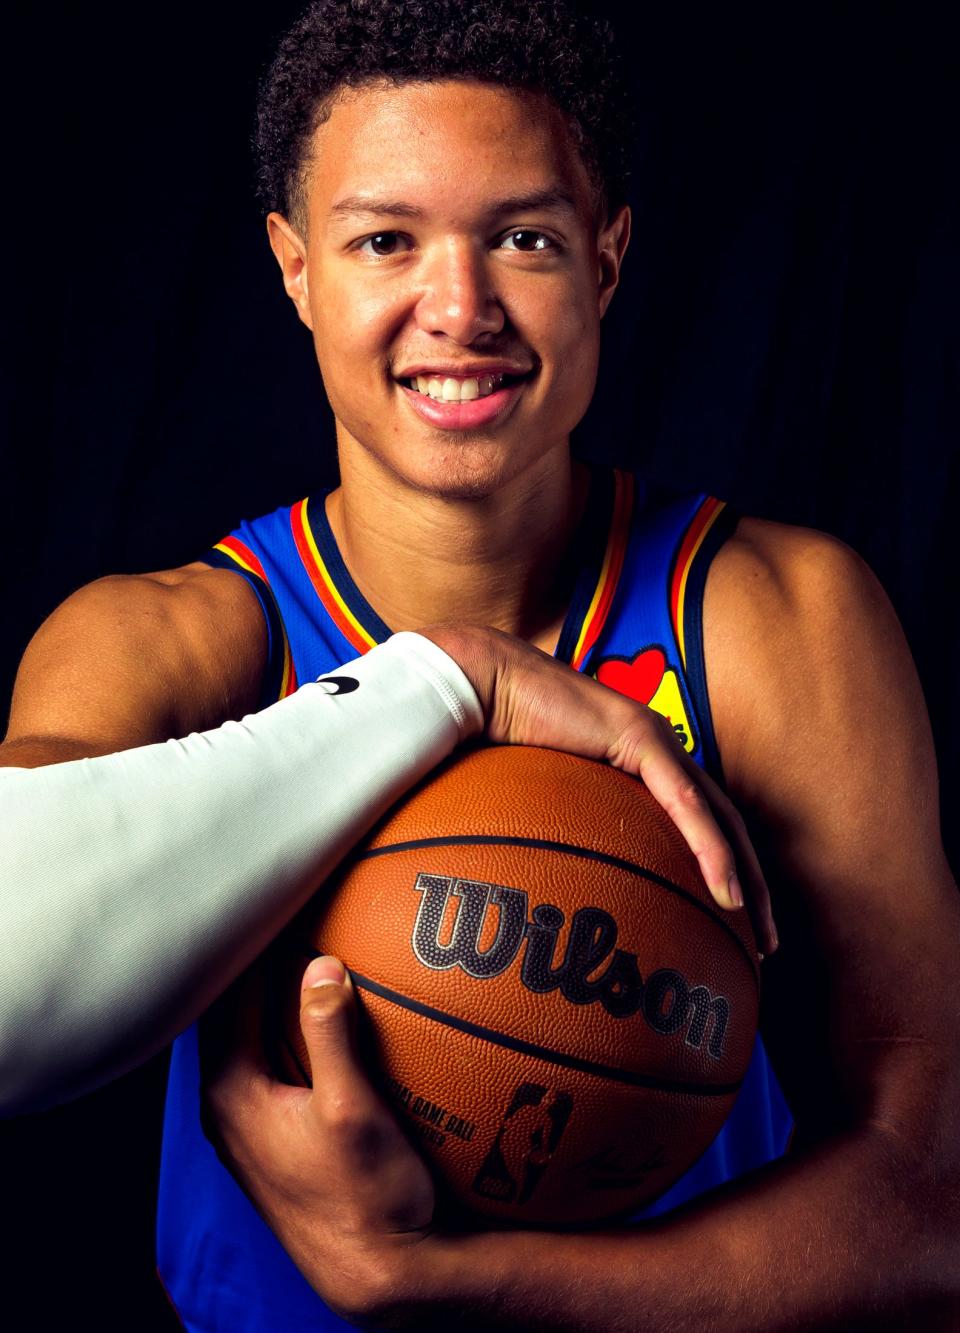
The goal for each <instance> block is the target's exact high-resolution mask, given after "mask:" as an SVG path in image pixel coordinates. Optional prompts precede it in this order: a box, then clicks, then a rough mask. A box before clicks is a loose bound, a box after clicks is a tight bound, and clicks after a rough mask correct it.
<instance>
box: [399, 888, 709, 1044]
mask: <svg viewBox="0 0 960 1333" xmlns="http://www.w3.org/2000/svg"><path fill="white" fill-rule="evenodd" d="M414 888H415V889H416V891H417V892H418V893H419V894H421V895H422V896H421V900H420V907H419V909H418V911H417V919H416V921H415V922H414V926H413V937H412V940H411V943H412V945H413V952H414V954H415V955H416V957H417V958H418V959H419V960H420V962H421V963H423V965H424V967H429V968H432V969H433V970H434V971H444V970H445V969H447V968H451V967H459V968H460V969H461V970H462V971H464V972H466V973H467V975H468V976H471V977H476V978H477V979H478V980H481V981H488V980H489V979H490V978H491V977H497V976H499V975H500V974H501V973H502V972H505V971H506V970H507V968H509V967H510V966H511V965H512V964H513V963H514V961H515V960H516V958H517V956H518V955H519V953H520V951H521V949H524V953H523V961H522V963H521V965H520V980H521V982H522V984H523V985H524V986H525V987H526V988H527V990H529V991H534V992H536V993H537V994H547V993H548V992H550V991H554V990H559V992H560V994H561V995H562V996H563V997H564V999H566V1000H569V1001H570V1003H571V1004H602V1005H603V1007H604V1009H606V1011H607V1013H608V1014H611V1015H612V1016H613V1017H614V1018H631V1017H632V1016H633V1015H634V1014H641V1015H642V1016H643V1019H644V1021H645V1022H646V1023H647V1024H648V1025H649V1026H650V1027H651V1028H653V1030H654V1031H655V1032H657V1033H659V1034H660V1035H661V1036H671V1035H672V1034H674V1033H678V1032H680V1031H681V1030H683V1029H685V1030H686V1031H685V1037H684V1040H685V1041H686V1044H687V1045H688V1046H693V1047H695V1048H697V1049H699V1048H700V1047H701V1046H702V1045H703V1042H704V1038H705V1037H706V1038H707V1042H706V1050H707V1052H708V1053H709V1054H710V1055H711V1056H712V1057H713V1058H714V1059H715V1060H720V1059H721V1058H722V1056H723V1041H724V1037H725V1035H726V1031H727V1025H728V1022H729V1019H730V1002H729V1001H728V1000H727V998H726V997H725V996H723V995H711V994H710V992H709V990H708V989H707V987H706V986H703V985H698V986H691V984H690V983H689V981H688V980H687V978H686V977H684V976H683V975H682V974H681V973H680V972H677V971H675V970H674V969H673V968H660V969H658V971H656V972H653V973H651V974H650V976H649V977H647V979H646V980H644V978H643V977H642V976H641V974H640V968H639V965H638V963H637V956H636V954H633V953H628V952H627V950H626V949H618V948H617V947H616V943H617V923H616V921H615V920H614V919H613V917H612V916H611V915H610V913H609V912H605V911H604V910H603V909H602V908H601V907H581V908H578V909H577V911H576V912H574V914H573V916H572V918H571V920H570V929H569V933H568V935H567V944H566V949H565V950H564V952H563V958H562V960H560V961H557V958H556V954H557V942H558V939H559V935H560V931H561V930H562V928H563V926H564V925H565V924H566V917H565V916H564V914H563V912H562V911H561V910H560V908H559V907H553V906H552V905H551V904H550V903H542V904H540V905H539V906H537V907H535V908H534V909H533V912H532V914H530V913H529V899H528V895H527V893H526V891H525V890H524V889H508V888H506V887H505V886H504V885H502V884H483V883H480V882H478V881H476V880H470V879H457V878H455V877H452V876H447V875H427V874H419V875H418V876H417V882H416V884H415V885H414ZM452 905H453V906H452ZM494 908H495V909H496V911H497V922H496V932H495V934H494V937H493V940H492V941H491V942H490V943H489V944H487V945H486V947H484V948H481V947H480V941H481V938H485V937H486V936H487V935H489V934H490V933H492V931H493V926H492V923H491V926H490V928H489V929H487V930H485V927H486V925H487V916H488V913H489V912H490V911H491V910H492V909H494ZM451 915H453V920H452V924H451ZM445 926H446V928H445ZM524 946H525V947H524ZM604 962H607V966H606V968H605V969H604V971H603V972H602V973H601V974H600V975H599V976H598V975H597V973H598V971H599V969H600V968H601V967H602V966H603V964H604ZM708 1029H709V1036H707V1031H708Z"/></svg>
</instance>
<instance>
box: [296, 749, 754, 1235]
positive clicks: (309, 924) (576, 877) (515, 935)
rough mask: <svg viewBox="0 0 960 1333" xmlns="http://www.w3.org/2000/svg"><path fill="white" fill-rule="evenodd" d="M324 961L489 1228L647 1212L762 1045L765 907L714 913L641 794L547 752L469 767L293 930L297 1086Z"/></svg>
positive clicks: (391, 1082)
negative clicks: (304, 1003) (339, 974)
mask: <svg viewBox="0 0 960 1333" xmlns="http://www.w3.org/2000/svg"><path fill="white" fill-rule="evenodd" d="M317 953H332V954H335V955H336V956H337V957H339V958H341V959H342V960H343V961H344V963H345V964H346V965H347V967H348V968H349V969H350V972H351V974H352V976H353V981H354V984H355V986H356V988H357V992H358V995H359V997H360V1000H361V1003H362V1007H363V1010H364V1012H365V1015H366V1018H367V1020H368V1022H369V1035H370V1041H371V1046H372V1050H373V1058H374V1059H375V1061H376V1063H377V1065H378V1066H379V1070H380V1076H381V1082H382V1086H383V1088H384V1090H385V1092H386V1094H387V1096H388V1097H389V1099H390V1100H391V1102H392V1104H393V1106H394V1107H395V1109H396V1111H397V1113H398V1115H399V1116H400V1118H401V1120H402V1121H403V1123H404V1124H405V1125H406V1126H407V1128H408V1129H409V1131H410V1133H411V1135H412V1136H414V1137H415V1141H416V1143H417V1144H418V1146H419V1148H420V1149H421V1150H422V1152H423V1153H424V1155H425V1156H426V1157H427V1159H428V1160H429V1161H430V1162H431V1163H432V1164H433V1166H434V1168H435V1174H436V1176H437V1179H438V1184H439V1185H440V1186H441V1189H445V1191H446V1192H447V1196H448V1197H451V1196H452V1198H453V1199H454V1200H455V1201H456V1202H457V1203H458V1204H459V1205H460V1206H464V1207H466V1208H468V1209H472V1210H475V1211H478V1212H481V1213H483V1214H485V1215H487V1216H488V1217H494V1218H499V1219H504V1220H510V1221H513V1222H519V1223H528V1224H532V1225H538V1226H543V1225H556V1224H570V1223H583V1222H589V1221H594V1220H599V1219H603V1218H608V1217H612V1216H615V1215H619V1214H623V1213H628V1212H630V1211H635V1210H636V1209H637V1208H639V1207H640V1206H642V1205H643V1204H645V1203H647V1202H648V1201H650V1200H652V1199H653V1198H655V1197H656V1196H657V1195H658V1194H660V1193H661V1192H662V1191H663V1190H664V1189H666V1188H667V1187H668V1186H669V1185H670V1184H672V1183H673V1181H675V1180H676V1179H677V1178H678V1177H679V1176H680V1175H682V1174H683V1172H684V1171H685V1170H686V1169H687V1168H688V1167H689V1166H690V1165H691V1164H692V1163H693V1162H694V1161H695V1160H696V1158H697V1157H699V1156H700V1154H701V1153H702V1152H703V1151H704V1149H705V1148H706V1147H707V1146H708V1145H709V1144H710V1142H711V1140H712V1139H713V1138H714V1137H715V1135H716V1134H717V1132H718V1130H719V1129H720V1126H721V1125H722V1123H723V1121H724V1119H725V1117H726V1115H727V1113H728V1112H729V1110H730V1108H731V1106H732V1104H733V1101H734V1098H735V1097H736V1094H737V1090H738V1088H739V1086H740V1083H741V1080H742V1079H743V1076H744V1074H745V1072H746V1069H747V1065H748V1063H749V1061H750V1056H751V1052H752V1049H753V1042H754V1035H755V1032H756V1025H757V1008H758V996H759V967H758V958H757V951H756V944H755V941H754V939H753V935H752V932H751V929H750V924H749V921H748V919H747V915H746V913H745V912H730V913H728V912H724V910H723V909H722V908H720V907H718V906H717V905H716V903H715V902H714V900H713V898H712V897H711V895H710V892H709V890H708V889H707V888H706V886H705V884H704V882H703V880H702V878H701V876H700V872H699V869H698V867H697V863H696V860H695V859H694V857H693V856H692V854H691V853H690V852H689V850H688V849H687V847H686V844H685V843H684V842H683V840H682V838H681V837H680V834H679V833H678V832H677V830H676V829H675V827H674V826H673V824H672V823H671V822H670V820H669V819H668V817H667V816H666V815H665V814H664V813H663V811H662V810H661V808H660V806H659V805H658V804H657V803H656V802H655V801H654V799H653V797H652V796H651V795H650V794H649V792H648V791H647V790H646V788H645V787H644V786H643V785H642V783H640V782H639V781H637V780H636V779H634V778H631V777H628V776H627V775H625V774H623V773H620V772H618V771H616V770H614V769H612V768H609V767H607V766H605V765H601V764H598V763H592V762H590V761H589V760H585V759H577V758H574V757H573V756H571V755H566V754H558V753H556V752H554V751H551V750H540V749H530V748H526V747H507V746H503V747H492V748H484V749H477V750H473V751H469V752H467V753H464V754H462V755H460V756H458V757H457V758H455V759H454V760H453V761H452V762H450V763H449V764H448V765H447V766H446V767H445V768H443V769H441V770H440V771H439V772H438V773H437V774H436V775H434V776H433V777H431V778H430V780H428V781H426V782H424V783H422V784H421V785H420V786H419V787H418V788H416V789H415V790H414V791H413V792H412V794H410V795H409V796H407V797H406V798H405V799H404V800H403V801H402V802H401V803H400V804H399V805H397V806H396V807H395V808H394V809H393V810H392V811H391V812H390V813H389V815H388V816H387V817H386V818H385V819H384V820H383V821H382V822H381V823H380V824H379V825H378V826H377V827H376V829H375V830H374V832H373V834H372V835H371V836H370V837H369V838H368V839H367V840H366V842H365V843H364V844H363V845H362V846H360V847H359V848H358V849H357V850H356V853H355V854H354V855H353V856H352V857H351V859H350V861H349V863H348V864H347V865H346V866H345V867H343V868H342V870H341V872H340V873H339V874H338V876H337V877H336V879H335V880H334V881H332V882H331V883H329V884H328V885H326V886H324V888H323V889H322V890H320V892H318V894H317V895H316V897H315V898H314V899H313V901H312V902H311V903H310V904H309V906H308V908H307V909H306V910H305V911H304V912H303V913H301V915H300V916H299V917H298V918H297V920H296V921H295V922H294V924H293V926H292V928H291V930H290V931H288V932H287V934H286V936H285V937H284V939H283V940H282V941H281V943H280V945H279V946H278V951H277V952H276V953H275V961H276V962H277V966H276V968H275V969H274V976H275V977H276V978H277V980H275V981H274V982H273V983H271V984H272V987H273V988H274V989H273V999H274V1002H275V1004H276V1005H277V1006H278V1007H277V1009H276V1010H275V1012H274V1015H273V1018H272V1023H271V1026H272V1030H273V1032H274V1034H275V1035H276V1037H277V1038H278V1040H276V1041H275V1043H274V1056H275V1059H276V1060H277V1062H278V1064H279V1069H280V1071H281V1073H282V1075H283V1076H285V1077H286V1078H287V1079H288V1080H290V1081H292V1082H303V1081H305V1080H306V1079H308V1077H309V1069H308V1061H307V1055H306V1050H305V1048H304V1045H303V1041H302V1038H301V1035H300V1029H299V1022H298V1007H299V984H300V978H301V976H302V973H303V969H304V967H305V965H306V962H307V961H308V960H309V959H310V958H311V957H314V956H315V955H316V954H317ZM318 1076H321V1077H322V1073H319V1072H318Z"/></svg>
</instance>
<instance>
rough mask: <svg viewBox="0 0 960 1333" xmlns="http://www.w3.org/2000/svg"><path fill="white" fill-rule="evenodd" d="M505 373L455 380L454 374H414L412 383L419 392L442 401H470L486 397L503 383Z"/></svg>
mask: <svg viewBox="0 0 960 1333" xmlns="http://www.w3.org/2000/svg"><path fill="white" fill-rule="evenodd" d="M503 379H504V377H503V375H478V376H476V377H475V378H473V379H465V380H455V379H454V378H453V377H452V376H446V377H445V378H444V379H440V378H439V376H436V375H414V376H413V378H412V381H411V382H412V384H413V385H415V386H416V388H417V390H418V392H420V393H425V394H427V396H428V397H430V398H436V399H437V400H438V401H439V402H441V403H470V402H473V400H474V399H475V398H486V397H487V396H488V395H489V394H491V393H493V391H494V389H498V388H499V387H500V385H501V384H502V383H503Z"/></svg>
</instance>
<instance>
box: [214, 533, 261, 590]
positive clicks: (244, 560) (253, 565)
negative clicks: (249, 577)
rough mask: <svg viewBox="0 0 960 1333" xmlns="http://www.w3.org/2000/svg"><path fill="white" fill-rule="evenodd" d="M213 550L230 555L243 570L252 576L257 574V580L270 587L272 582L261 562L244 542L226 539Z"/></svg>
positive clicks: (233, 538) (231, 538)
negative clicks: (261, 580)
mask: <svg viewBox="0 0 960 1333" xmlns="http://www.w3.org/2000/svg"><path fill="white" fill-rule="evenodd" d="M213 549H214V550H215V551H222V552H223V553H224V555H228V556H229V557H230V559H231V560H234V561H235V562H236V563H237V564H238V565H239V566H240V568H241V569H247V570H249V571H250V573H251V574H256V576H257V578H260V579H263V581H264V583H266V584H267V586H268V587H269V585H270V580H269V579H268V578H267V576H266V574H265V573H264V572H263V565H261V563H260V561H259V560H258V559H257V557H256V556H255V555H254V554H253V552H252V551H251V550H250V547H249V546H246V545H245V544H244V543H243V542H242V541H239V540H238V538H236V537H224V539H223V541H222V542H217V544H216V546H215V547H214V548H213Z"/></svg>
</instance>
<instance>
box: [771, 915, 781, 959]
mask: <svg viewBox="0 0 960 1333" xmlns="http://www.w3.org/2000/svg"><path fill="white" fill-rule="evenodd" d="M770 933H771V935H772V936H773V945H772V947H771V949H770V952H771V953H775V952H776V951H777V949H779V948H780V936H779V935H778V934H777V928H776V926H775V925H774V924H773V922H772V921H771V922H770Z"/></svg>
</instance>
